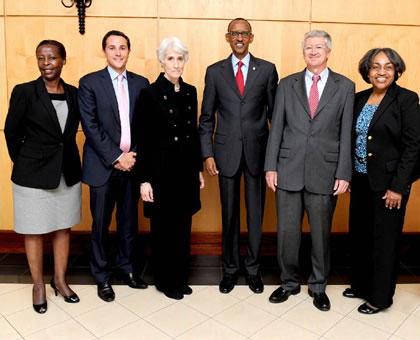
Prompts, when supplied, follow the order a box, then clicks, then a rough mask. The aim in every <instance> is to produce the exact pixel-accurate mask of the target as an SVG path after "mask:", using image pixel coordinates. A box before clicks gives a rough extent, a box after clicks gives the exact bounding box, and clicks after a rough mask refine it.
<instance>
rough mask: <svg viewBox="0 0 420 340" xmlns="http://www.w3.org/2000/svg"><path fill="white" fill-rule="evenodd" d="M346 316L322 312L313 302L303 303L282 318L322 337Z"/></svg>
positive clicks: (331, 311)
mask: <svg viewBox="0 0 420 340" xmlns="http://www.w3.org/2000/svg"><path fill="white" fill-rule="evenodd" d="M343 317H344V316H343V315H342V314H339V313H337V312H335V311H333V310H330V311H328V312H322V311H320V310H318V309H317V308H316V307H315V306H314V305H313V303H312V300H307V301H303V302H302V303H301V304H299V305H297V306H296V307H295V308H293V309H292V310H290V311H289V312H287V313H285V314H284V315H282V316H281V318H283V319H285V320H287V321H290V322H293V323H294V324H295V325H298V326H300V327H304V328H306V329H307V330H309V331H311V332H314V333H316V334H319V335H322V334H323V333H325V332H326V331H328V330H329V329H330V328H331V327H333V326H334V325H335V324H336V323H337V322H338V321H340V320H341V319H342V318H343Z"/></svg>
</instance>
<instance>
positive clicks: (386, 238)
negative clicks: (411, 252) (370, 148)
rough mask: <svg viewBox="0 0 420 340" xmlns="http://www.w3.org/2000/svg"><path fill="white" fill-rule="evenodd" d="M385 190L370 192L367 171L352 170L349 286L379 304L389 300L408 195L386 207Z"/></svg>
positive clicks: (385, 306)
mask: <svg viewBox="0 0 420 340" xmlns="http://www.w3.org/2000/svg"><path fill="white" fill-rule="evenodd" d="M384 194H385V192H373V191H372V190H371V189H370V186H369V181H368V177H367V175H361V174H358V173H356V174H353V179H352V182H351V199H350V223H349V231H350V239H351V250H352V277H351V287H352V289H353V290H354V291H355V292H356V294H358V295H360V296H362V297H363V298H365V299H366V300H367V301H368V302H369V303H371V304H372V305H373V306H375V307H378V308H387V307H389V306H391V304H392V297H393V295H394V293H395V286H396V282H397V273H398V255H399V249H400V238H401V233H402V228H403V224H404V216H405V208H406V205H407V201H408V195H404V196H403V199H402V202H401V208H400V209H397V208H393V209H392V210H390V209H389V208H385V200H383V199H382V197H383V196H384Z"/></svg>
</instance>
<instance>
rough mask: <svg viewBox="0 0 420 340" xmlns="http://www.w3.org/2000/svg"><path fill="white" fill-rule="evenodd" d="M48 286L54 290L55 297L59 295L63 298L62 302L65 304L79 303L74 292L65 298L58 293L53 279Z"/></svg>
mask: <svg viewBox="0 0 420 340" xmlns="http://www.w3.org/2000/svg"><path fill="white" fill-rule="evenodd" d="M50 286H51V288H52V289H54V293H55V296H57V295H58V294H60V295H61V296H62V297H63V298H64V301H65V302H67V303H77V302H79V301H80V299H79V297H78V296H77V294H76V293H74V292H73V294H71V295H69V296H66V295H64V294H63V293H62V292H60V291H59V290H58V288H57V287H56V285H55V282H54V278H52V279H51V281H50Z"/></svg>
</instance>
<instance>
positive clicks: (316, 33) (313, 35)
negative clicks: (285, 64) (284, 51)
mask: <svg viewBox="0 0 420 340" xmlns="http://www.w3.org/2000/svg"><path fill="white" fill-rule="evenodd" d="M308 38H324V39H325V45H326V46H327V51H328V52H330V51H331V49H332V41H331V36H330V35H329V34H328V33H327V32H325V31H322V30H313V31H310V32H307V33H305V35H304V36H303V41H302V50H304V49H305V42H306V39H308Z"/></svg>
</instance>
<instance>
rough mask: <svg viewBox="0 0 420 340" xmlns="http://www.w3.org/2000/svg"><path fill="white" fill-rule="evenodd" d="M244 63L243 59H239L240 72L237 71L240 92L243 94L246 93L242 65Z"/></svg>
mask: <svg viewBox="0 0 420 340" xmlns="http://www.w3.org/2000/svg"><path fill="white" fill-rule="evenodd" d="M243 64H244V63H243V62H242V61H239V63H238V72H236V83H237V84H238V88H239V92H240V93H241V96H242V95H243V94H244V87H245V86H244V75H243V73H242V70H241V66H242V65H243Z"/></svg>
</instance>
